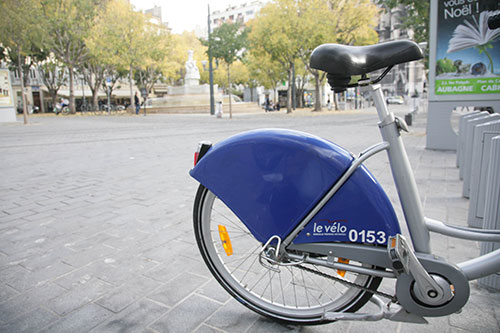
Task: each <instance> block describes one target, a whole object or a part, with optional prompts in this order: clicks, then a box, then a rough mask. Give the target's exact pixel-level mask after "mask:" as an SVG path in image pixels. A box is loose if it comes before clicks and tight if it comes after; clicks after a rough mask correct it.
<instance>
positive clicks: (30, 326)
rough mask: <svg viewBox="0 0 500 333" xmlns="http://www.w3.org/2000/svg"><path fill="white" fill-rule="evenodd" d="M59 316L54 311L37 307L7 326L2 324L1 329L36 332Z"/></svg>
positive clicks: (4, 330)
mask: <svg viewBox="0 0 500 333" xmlns="http://www.w3.org/2000/svg"><path fill="white" fill-rule="evenodd" d="M58 319H59V317H58V316H56V315H55V314H54V313H52V312H50V311H48V310H46V309H43V308H37V309H35V310H33V311H31V312H28V313H26V314H24V315H22V316H20V317H18V318H17V319H16V320H15V321H12V322H11V323H10V324H8V325H5V326H0V331H2V332H16V333H18V332H36V331H38V330H40V329H41V328H43V327H45V326H47V325H49V324H51V323H53V322H55V321H56V320H58Z"/></svg>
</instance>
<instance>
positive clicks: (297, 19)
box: [249, 0, 377, 112]
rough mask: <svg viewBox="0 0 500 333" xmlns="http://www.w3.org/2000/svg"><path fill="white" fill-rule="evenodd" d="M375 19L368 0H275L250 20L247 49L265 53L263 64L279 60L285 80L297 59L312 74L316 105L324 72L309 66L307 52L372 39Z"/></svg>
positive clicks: (288, 107)
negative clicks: (319, 46)
mask: <svg viewBox="0 0 500 333" xmlns="http://www.w3.org/2000/svg"><path fill="white" fill-rule="evenodd" d="M376 23H377V8H376V7H375V6H374V5H373V4H372V3H371V2H370V1H369V0H351V1H345V0H328V1H327V0H298V1H297V0H276V1H274V2H271V3H269V4H268V5H266V6H265V7H264V8H262V10H261V11H260V13H259V14H258V15H257V16H256V18H255V20H254V21H253V22H252V23H251V29H252V30H251V32H250V35H249V39H250V43H251V53H252V54H254V57H256V58H262V59H266V56H268V57H269V60H270V61H269V62H263V64H273V63H275V62H278V63H280V64H281V66H282V67H283V68H286V70H287V71H288V81H289V82H290V81H292V77H291V72H292V64H293V63H295V62H296V60H297V59H301V60H302V62H303V65H305V66H306V67H307V69H308V71H309V72H310V73H311V74H312V75H313V76H315V86H316V101H317V105H316V106H315V108H316V109H320V107H321V106H320V101H319V96H320V94H319V90H320V84H321V81H322V80H323V78H324V74H320V73H319V72H318V71H317V70H314V69H312V68H310V67H309V57H310V55H311V52H312V51H313V50H314V48H316V47H317V46H318V45H320V44H323V43H341V44H350V45H364V44H371V43H375V42H377V34H376V32H375V30H374V29H373V27H374V26H375V25H376ZM296 68H298V66H296ZM320 76H321V77H320ZM290 88H291V87H290V86H289V90H288V96H289V100H288V103H287V104H288V105H287V111H288V112H289V111H290V104H291V99H290V98H291V89H290Z"/></svg>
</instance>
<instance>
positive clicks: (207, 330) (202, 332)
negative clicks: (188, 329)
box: [195, 324, 225, 333]
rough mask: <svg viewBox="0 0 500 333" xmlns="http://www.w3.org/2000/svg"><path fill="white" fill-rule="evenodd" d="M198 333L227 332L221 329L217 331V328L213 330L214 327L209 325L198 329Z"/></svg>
mask: <svg viewBox="0 0 500 333" xmlns="http://www.w3.org/2000/svg"><path fill="white" fill-rule="evenodd" d="M195 332H196V333H221V332H225V331H221V330H219V329H216V328H213V327H210V326H208V325H205V324H204V325H201V326H200V327H198V329H197V330H196V331H195Z"/></svg>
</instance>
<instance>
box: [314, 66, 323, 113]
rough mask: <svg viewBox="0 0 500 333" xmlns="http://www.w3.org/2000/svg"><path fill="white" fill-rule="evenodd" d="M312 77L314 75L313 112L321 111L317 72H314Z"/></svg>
mask: <svg viewBox="0 0 500 333" xmlns="http://www.w3.org/2000/svg"><path fill="white" fill-rule="evenodd" d="M313 75H314V111H321V92H320V84H319V73H318V71H315V73H313Z"/></svg>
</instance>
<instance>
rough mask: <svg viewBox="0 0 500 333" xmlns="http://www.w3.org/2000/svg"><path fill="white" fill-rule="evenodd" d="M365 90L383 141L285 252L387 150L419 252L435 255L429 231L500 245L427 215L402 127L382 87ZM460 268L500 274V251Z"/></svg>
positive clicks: (490, 234)
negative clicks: (370, 160)
mask: <svg viewBox="0 0 500 333" xmlns="http://www.w3.org/2000/svg"><path fill="white" fill-rule="evenodd" d="M361 89H362V91H369V92H370V93H371V95H372V97H373V100H374V102H375V107H376V109H377V113H378V117H379V120H380V122H379V124H378V125H379V128H380V132H381V134H382V139H383V142H382V143H379V144H376V145H373V146H372V147H370V148H368V149H366V150H365V151H363V152H362V153H360V154H359V156H358V157H357V158H355V159H354V161H353V163H352V164H351V166H350V167H349V169H348V170H347V171H346V172H345V173H344V174H343V175H342V177H341V178H340V179H339V181H338V182H337V183H336V184H335V185H334V186H333V187H332V189H330V190H329V191H328V192H327V193H326V195H325V196H324V197H323V198H322V199H321V200H320V202H319V203H318V204H317V205H316V206H315V207H314V208H313V210H312V211H311V212H310V213H309V214H308V215H307V216H306V217H305V218H304V219H303V220H302V221H301V222H300V223H299V225H298V226H297V227H296V228H295V229H294V230H293V231H292V232H291V233H290V234H289V235H288V236H287V237H286V238H285V239H284V240H283V242H282V244H283V246H282V249H284V248H286V247H287V246H288V245H290V244H291V243H292V241H293V239H294V238H295V237H296V236H297V235H298V233H299V232H300V231H301V230H302V229H303V228H304V227H305V226H306V225H307V224H308V223H309V222H310V221H311V219H312V218H313V217H314V216H315V215H316V214H317V212H318V211H320V210H321V209H322V208H323V206H324V205H325V204H326V203H327V202H328V200H330V199H331V197H332V196H333V195H334V194H335V192H337V190H338V189H339V188H340V187H341V186H342V185H343V184H344V183H345V182H346V181H347V180H348V179H349V177H350V176H351V175H352V173H353V172H354V171H355V170H356V169H357V168H358V167H359V166H360V165H361V164H362V163H363V162H364V161H365V160H366V159H368V158H369V157H371V156H373V155H375V154H377V153H379V152H381V151H383V150H387V154H388V158H389V164H390V166H391V171H392V175H393V178H394V182H395V184H396V188H397V190H398V195H399V199H400V202H401V207H402V209H403V214H404V216H405V220H406V224H407V226H408V230H409V232H410V238H411V241H412V244H413V248H414V250H415V252H419V253H423V254H431V249H430V235H429V231H433V232H438V233H441V234H444V235H447V236H450V237H455V238H462V239H467V240H478V241H492V242H500V231H495V230H475V229H469V228H460V227H452V226H448V225H446V224H444V223H442V222H439V221H435V220H432V219H428V218H426V217H425V216H424V213H423V209H422V205H421V202H420V196H419V193H418V189H417V185H416V182H415V177H414V175H413V171H412V168H411V165H410V162H409V160H408V155H407V154H406V150H405V147H404V144H403V140H402V139H401V136H400V128H399V127H398V124H397V120H396V117H394V114H392V113H390V112H389V111H388V109H387V105H386V103H385V100H384V96H383V93H382V91H381V88H380V85H378V84H374V85H367V86H363V87H362V88H361ZM296 247H297V246H296ZM299 247H300V246H299ZM458 266H459V267H460V268H461V269H462V271H463V272H464V274H465V276H466V277H467V278H468V279H469V280H474V279H477V278H480V277H483V276H487V275H490V274H493V273H495V272H498V271H500V249H498V250H496V251H493V252H491V253H488V254H486V255H483V256H480V257H478V258H474V259H472V260H469V261H466V262H463V263H459V264H458ZM347 270H349V269H347Z"/></svg>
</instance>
